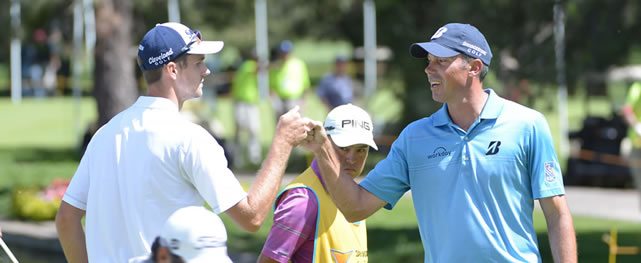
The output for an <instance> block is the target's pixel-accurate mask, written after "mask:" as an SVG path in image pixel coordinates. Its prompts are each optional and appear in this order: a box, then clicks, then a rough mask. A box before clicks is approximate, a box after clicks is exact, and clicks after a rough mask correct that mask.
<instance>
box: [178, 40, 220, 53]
mask: <svg viewBox="0 0 641 263" xmlns="http://www.w3.org/2000/svg"><path fill="white" fill-rule="evenodd" d="M223 46H225V43H224V42H223V41H200V42H198V43H194V44H193V45H192V46H191V47H190V48H189V51H187V53H188V54H203V55H204V54H214V53H218V52H220V51H221V50H222V49H223Z"/></svg>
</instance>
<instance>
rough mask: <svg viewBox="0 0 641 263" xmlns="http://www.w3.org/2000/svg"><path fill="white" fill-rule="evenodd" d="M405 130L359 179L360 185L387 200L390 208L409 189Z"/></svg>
mask: <svg viewBox="0 0 641 263" xmlns="http://www.w3.org/2000/svg"><path fill="white" fill-rule="evenodd" d="M405 134H406V132H405V131H403V132H401V134H400V135H399V137H398V139H396V141H394V143H393V144H392V149H391V150H390V153H389V154H388V155H387V157H385V159H383V160H382V161H380V162H379V163H378V164H377V165H376V167H374V169H373V170H372V171H370V172H369V174H367V176H366V177H365V179H363V181H361V183H360V186H361V187H363V188H364V189H365V190H367V191H369V192H370V193H372V194H373V195H375V196H376V197H378V198H379V199H381V200H383V201H385V202H387V204H386V205H385V209H388V210H391V209H392V208H394V205H396V203H397V202H398V200H399V199H400V198H401V197H403V194H405V192H407V191H408V190H409V189H410V184H409V183H410V181H409V170H408V165H407V158H406V152H407V151H406V149H407V147H406V138H407V137H406V135H405Z"/></svg>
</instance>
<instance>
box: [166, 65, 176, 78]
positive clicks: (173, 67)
mask: <svg viewBox="0 0 641 263" xmlns="http://www.w3.org/2000/svg"><path fill="white" fill-rule="evenodd" d="M164 70H165V74H167V75H169V76H171V77H172V78H173V79H175V78H176V73H178V64H176V62H173V61H171V62H169V63H168V64H167V66H165V69H164Z"/></svg>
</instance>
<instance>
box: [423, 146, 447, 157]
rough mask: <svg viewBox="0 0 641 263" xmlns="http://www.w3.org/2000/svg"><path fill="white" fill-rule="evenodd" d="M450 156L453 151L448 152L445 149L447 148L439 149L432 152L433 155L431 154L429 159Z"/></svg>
mask: <svg viewBox="0 0 641 263" xmlns="http://www.w3.org/2000/svg"><path fill="white" fill-rule="evenodd" d="M450 154H452V151H448V150H447V149H445V147H438V148H436V149H434V152H432V153H431V154H429V155H428V156H427V159H434V158H436V157H445V156H450Z"/></svg>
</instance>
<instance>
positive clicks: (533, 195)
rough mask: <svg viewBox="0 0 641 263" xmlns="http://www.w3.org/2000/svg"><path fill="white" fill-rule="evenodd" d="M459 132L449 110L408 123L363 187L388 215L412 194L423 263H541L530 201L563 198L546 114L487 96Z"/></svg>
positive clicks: (445, 108) (497, 97)
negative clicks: (471, 121)
mask: <svg viewBox="0 0 641 263" xmlns="http://www.w3.org/2000/svg"><path fill="white" fill-rule="evenodd" d="M485 92H487V93H488V94H489V97H488V100H487V102H486V104H485V106H484V108H483V110H482V111H481V116H480V117H479V119H477V120H476V122H475V123H474V124H473V125H472V126H471V127H470V129H469V131H468V132H465V131H463V130H462V129H461V128H459V127H458V126H457V125H456V124H454V123H453V122H452V120H451V119H450V117H449V114H448V113H447V104H445V105H443V107H441V109H440V110H439V111H437V112H436V113H434V114H433V115H432V116H430V117H427V118H423V119H420V120H417V121H415V122H413V123H411V124H409V125H408V126H407V127H406V128H405V129H404V130H403V131H402V132H401V134H400V135H399V137H398V139H397V140H396V141H395V142H394V143H393V145H392V149H391V151H390V153H389V155H388V156H387V158H385V159H384V160H383V161H381V162H379V163H378V165H376V167H375V168H374V170H372V171H371V172H370V173H369V175H367V177H365V179H364V180H363V181H362V182H361V184H360V185H361V186H362V187H363V188H365V189H367V190H368V191H369V192H371V193H372V194H374V195H375V196H377V197H378V198H380V199H381V200H384V201H385V202H387V203H388V204H387V205H386V206H385V208H387V209H392V208H393V206H394V205H395V204H396V202H397V201H398V200H399V199H400V198H401V196H403V194H404V193H405V192H407V191H408V190H411V193H412V198H413V202H414V209H415V210H416V215H417V218H418V223H419V231H420V234H421V239H422V241H423V247H424V249H425V262H541V257H540V255H539V252H538V247H537V239H536V232H535V231H534V226H533V224H532V211H533V209H534V200H535V199H539V198H545V197H551V196H555V195H563V194H564V189H563V180H562V178H561V171H560V168H559V162H558V159H557V157H556V154H555V152H554V146H553V142H552V137H551V135H550V129H549V127H548V125H547V122H546V120H545V118H544V117H543V115H542V114H541V113H539V112H537V111H534V110H532V109H529V108H526V107H524V106H521V105H519V104H516V103H514V102H511V101H508V100H505V99H503V98H501V97H499V96H498V95H496V93H495V92H494V91H492V90H491V89H487V90H485Z"/></svg>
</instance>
